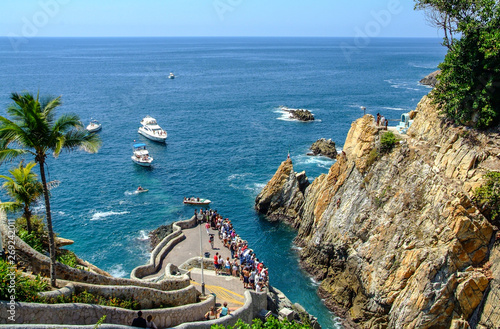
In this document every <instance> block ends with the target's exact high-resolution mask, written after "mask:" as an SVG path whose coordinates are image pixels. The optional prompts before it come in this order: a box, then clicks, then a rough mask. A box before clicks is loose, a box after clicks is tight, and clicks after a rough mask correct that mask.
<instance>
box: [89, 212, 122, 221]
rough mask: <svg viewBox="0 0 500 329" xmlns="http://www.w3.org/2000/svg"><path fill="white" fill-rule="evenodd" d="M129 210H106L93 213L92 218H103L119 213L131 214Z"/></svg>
mask: <svg viewBox="0 0 500 329" xmlns="http://www.w3.org/2000/svg"><path fill="white" fill-rule="evenodd" d="M129 213H130V212H129V211H121V212H116V211H105V212H96V213H95V214H93V215H92V218H91V219H90V220H103V219H105V218H106V217H109V216H117V215H126V214H129Z"/></svg>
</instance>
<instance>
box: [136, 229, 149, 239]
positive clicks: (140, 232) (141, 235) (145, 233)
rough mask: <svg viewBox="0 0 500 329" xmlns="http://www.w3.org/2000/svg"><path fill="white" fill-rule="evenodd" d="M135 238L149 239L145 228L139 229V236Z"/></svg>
mask: <svg viewBox="0 0 500 329" xmlns="http://www.w3.org/2000/svg"><path fill="white" fill-rule="evenodd" d="M137 239H138V240H140V241H147V240H149V235H148V233H147V232H146V231H145V230H140V231H139V237H138V238H137Z"/></svg>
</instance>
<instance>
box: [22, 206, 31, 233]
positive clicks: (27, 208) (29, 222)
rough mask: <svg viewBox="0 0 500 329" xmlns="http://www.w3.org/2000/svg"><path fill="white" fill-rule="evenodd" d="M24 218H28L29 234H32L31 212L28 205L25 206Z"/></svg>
mask: <svg viewBox="0 0 500 329" xmlns="http://www.w3.org/2000/svg"><path fill="white" fill-rule="evenodd" d="M24 218H26V227H27V229H28V234H31V211H30V208H29V207H28V206H27V205H24Z"/></svg>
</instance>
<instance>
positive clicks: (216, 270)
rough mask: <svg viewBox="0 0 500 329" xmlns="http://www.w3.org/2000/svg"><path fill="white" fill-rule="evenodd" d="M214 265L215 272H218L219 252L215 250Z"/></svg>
mask: <svg viewBox="0 0 500 329" xmlns="http://www.w3.org/2000/svg"><path fill="white" fill-rule="evenodd" d="M214 267H215V274H216V275H217V274H219V253H218V252H216V253H215V256H214Z"/></svg>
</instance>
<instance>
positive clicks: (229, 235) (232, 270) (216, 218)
mask: <svg viewBox="0 0 500 329" xmlns="http://www.w3.org/2000/svg"><path fill="white" fill-rule="evenodd" d="M195 216H196V219H197V220H198V221H199V222H200V225H202V223H205V228H206V231H207V234H208V235H209V236H210V238H209V241H210V240H212V241H213V239H214V235H215V234H212V233H211V230H212V231H217V236H218V237H219V239H220V240H221V242H222V244H223V246H224V247H226V248H228V249H229V251H230V252H231V256H230V257H226V259H224V258H223V257H222V255H221V254H219V252H216V253H215V255H214V257H213V259H214V267H215V273H216V274H217V275H232V276H235V277H239V278H240V280H241V281H243V287H244V288H245V289H252V290H255V291H257V292H261V291H263V289H265V287H267V286H268V284H269V271H268V269H267V267H266V266H265V265H264V263H263V262H261V261H260V260H259V259H258V258H257V256H256V255H255V253H254V251H253V250H252V249H250V248H249V246H248V242H247V241H246V240H243V239H241V238H240V236H239V235H238V234H237V233H236V231H235V229H234V227H233V224H232V223H231V221H230V220H229V219H228V218H223V217H222V216H221V215H220V214H219V213H217V210H212V209H207V210H203V209H200V210H199V212H198V211H197V210H195ZM212 249H213V243H212Z"/></svg>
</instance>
